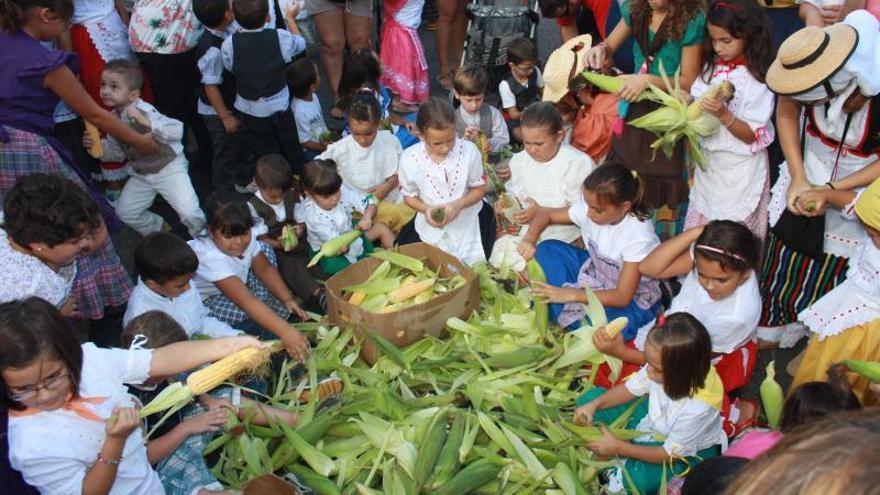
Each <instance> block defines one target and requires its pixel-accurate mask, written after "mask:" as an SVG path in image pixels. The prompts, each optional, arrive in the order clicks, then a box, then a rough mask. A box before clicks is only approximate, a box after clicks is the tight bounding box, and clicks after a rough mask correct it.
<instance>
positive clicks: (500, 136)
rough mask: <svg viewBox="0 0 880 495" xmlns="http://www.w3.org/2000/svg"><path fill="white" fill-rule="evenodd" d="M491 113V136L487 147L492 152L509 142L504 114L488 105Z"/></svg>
mask: <svg viewBox="0 0 880 495" xmlns="http://www.w3.org/2000/svg"><path fill="white" fill-rule="evenodd" d="M490 110H491V112H490V113H491V114H492V137H491V138H489V147H490V149H491V150H492V151H493V152H496V153H497V152H499V151H501V150H502V149H503V148H504V147H505V146H507V143H509V142H510V134H509V133H508V132H507V123H506V122H504V116H503V115H501V112H500V111H499V110H498V109H497V108H495V107H490Z"/></svg>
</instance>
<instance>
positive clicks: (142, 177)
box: [83, 59, 205, 236]
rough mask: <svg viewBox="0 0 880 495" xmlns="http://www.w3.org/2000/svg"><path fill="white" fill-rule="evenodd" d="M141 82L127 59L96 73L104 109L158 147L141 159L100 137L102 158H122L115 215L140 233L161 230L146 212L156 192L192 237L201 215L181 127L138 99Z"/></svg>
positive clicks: (156, 219)
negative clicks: (123, 174) (124, 168)
mask: <svg viewBox="0 0 880 495" xmlns="http://www.w3.org/2000/svg"><path fill="white" fill-rule="evenodd" d="M143 81H144V80H143V75H142V74H141V69H140V66H138V65H137V64H136V63H135V62H132V61H131V60H127V59H120V60H111V61H110V62H108V63H107V65H105V66H104V73H103V74H102V75H101V101H102V102H103V103H104V105H107V106H108V107H110V108H113V112H114V113H115V114H116V115H117V116H118V117H119V118H120V119H122V120H123V121H126V122H128V123H129V125H130V126H131V127H132V128H133V129H134V130H136V131H138V132H141V133H147V132H149V133H152V135H153V136H154V137H155V139H156V141H157V142H158V143H159V145H160V146H159V152H158V153H156V154H154V155H141V154H140V153H138V152H137V151H136V150H134V149H132V148H131V147H128V146H125V145H123V144H122V143H120V142H119V141H117V140H116V138H113V137H112V136H111V137H105V138H103V139H101V147H102V148H103V151H104V155H103V156H104V157H105V158H106V159H108V160H111V161H124V160H126V159H127V160H128V165H129V175H130V177H129V179H128V181H127V182H126V183H125V186H124V187H123V188H122V194H120V195H119V200H118V201H117V203H116V214H117V215H119V219H120V220H122V221H123V222H125V224H126V225H128V226H129V227H131V228H132V229H134V230H136V231H137V233H139V234H140V235H147V234H150V233H152V232H158V231H160V230H162V229H163V227H164V228H166V229H167V228H168V227H167V226H165V221H164V220H163V219H162V217H160V216H159V215H157V214H155V213H153V212H151V211H149V209H148V208H149V207H150V206H151V205H152V204H153V200H154V199H155V198H156V194H157V193H158V194H160V195H161V196H162V197H163V198H164V199H165V201H168V204H170V205H171V207H172V208H174V211H175V212H176V213H177V215H178V216H180V221H181V223H183V225H184V226H186V228H187V230H189V233H190V235H192V236H195V235H196V234H197V233H198V232H199V231H200V230H201V229H202V227H204V226H205V214H204V213H202V210H201V208H199V198H198V196H196V191H195V189H193V186H192V182H190V180H189V173H188V171H187V168H188V166H187V162H186V157H185V156H183V143H182V142H181V140H182V139H183V123H181V122H180V121H179V120H174V119H171V118H168V117H166V116H164V115H162V114H161V113H159V111H158V110H156V109H155V108H154V107H153V105H150V104H149V103H147V102H145V101H143V100H142V99H141V97H140V95H141V85H142V84H143ZM92 144H94V143H93V142H92V140H91V138H90V137H89V136H88V134H86V135H85V136H84V137H83V145H85V147H86V148H90V147H91V146H92Z"/></svg>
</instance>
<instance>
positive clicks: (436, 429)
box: [413, 408, 449, 491]
mask: <svg viewBox="0 0 880 495" xmlns="http://www.w3.org/2000/svg"><path fill="white" fill-rule="evenodd" d="M448 418H449V413H448V411H447V410H446V409H445V408H441V409H440V410H439V411H437V414H435V415H434V417H433V418H431V422H430V423H429V424H428V428H427V430H426V432H425V435H424V437H423V439H422V443H421V445H420V447H419V457H418V459H416V466H415V473H413V481H414V482H415V489H416V491H419V490H421V488H422V486H424V484H425V483H426V482H427V481H428V479H429V478H430V476H431V473H433V472H434V466H436V465H437V459H438V458H439V457H440V451H441V450H442V449H443V445H444V444H445V443H446V426H447V424H446V423H447V419H448Z"/></svg>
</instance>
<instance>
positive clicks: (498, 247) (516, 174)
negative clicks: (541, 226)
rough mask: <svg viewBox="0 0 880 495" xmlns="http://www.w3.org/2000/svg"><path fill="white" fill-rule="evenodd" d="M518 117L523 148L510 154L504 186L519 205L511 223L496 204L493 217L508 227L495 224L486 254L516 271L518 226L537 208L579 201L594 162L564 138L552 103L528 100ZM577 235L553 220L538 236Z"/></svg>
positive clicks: (519, 264)
mask: <svg viewBox="0 0 880 495" xmlns="http://www.w3.org/2000/svg"><path fill="white" fill-rule="evenodd" d="M520 119H521V124H522V125H521V129H522V134H523V136H524V141H523V144H524V146H523V148H524V149H523V151H521V152H519V153H517V154H515V155H513V158H511V159H510V165H509V166H510V180H508V181H507V191H508V192H509V193H511V194H513V196H514V197H516V200H517V201H518V202H519V203H520V205H521V206H522V209H521V210H519V211H518V212H517V213H516V214H515V216H514V217H513V222H511V221H510V220H509V219H507V218H506V216H505V213H504V211H503V207H502V206H501V205H498V204H496V206H495V215H496V221H497V222H498V224H499V225H502V224H505V223H506V224H508V225H510V228H508V229H503V228H502V229H499V231H500V232H501V235H502V237H500V238H499V239H497V240H496V241H495V247H493V248H492V256H491V257H490V258H489V262H490V263H492V264H493V265H495V266H501V265H502V264H505V263H506V264H507V265H508V266H509V267H510V268H512V269H513V270H516V271H518V272H521V271H523V270H524V269H525V267H526V263H525V260H523V259H522V256H520V255H519V253H518V252H517V251H516V249H517V245H518V244H519V243H520V241H521V240H522V238H523V235H524V234H525V231H523V230H522V228H521V226H523V225H528V224H529V223H530V222H531V221H532V219H534V218H535V215H536V214H537V212H538V211H540V210H541V209H544V208H546V209H554V208H569V207H571V205H573V204H575V203H577V202H579V201H581V200H582V198H583V195H582V194H583V193H582V192H581V184H582V183H583V182H584V179H586V178H587V175H589V174H590V172H591V171H592V170H593V167H594V164H593V161H592V160H591V159H590V157H588V156H587V155H584V154H583V153H581V152H580V151H578V150H576V149H574V148H572V147H571V146H569V145H568V144H565V143H564V142H563V140H564V135H563V130H562V116H561V115H560V114H559V111H558V110H557V109H556V106H554V105H553V104H552V103H549V102H545V103H535V104H533V105H530V106H529V107H528V108H526V109H525V111H524V112H523V113H522V116H521V117H520ZM505 233H506V234H510V235H504V234H505ZM579 237H580V229H579V228H578V227H577V226H575V225H554V226H550V227H548V228H547V229H546V230H544V232H542V233H541V236H540V239H541V240H546V239H556V240H559V241H562V242H565V243H570V242H573V241H575V240H576V239H578V238H579Z"/></svg>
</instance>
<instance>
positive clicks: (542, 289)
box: [532, 281, 580, 304]
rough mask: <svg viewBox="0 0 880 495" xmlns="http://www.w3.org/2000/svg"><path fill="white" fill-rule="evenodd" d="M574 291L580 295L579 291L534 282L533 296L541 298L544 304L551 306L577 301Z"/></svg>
mask: <svg viewBox="0 0 880 495" xmlns="http://www.w3.org/2000/svg"><path fill="white" fill-rule="evenodd" d="M573 291H575V292H577V293H580V290H578V289H569V288H566V287H556V286H553V285H549V284H545V283H543V282H535V281H532V295H533V296H535V297H539V298H541V299H542V300H543V301H544V302H546V303H550V304H565V303H567V302H573V301H576V300H577V296H576V295H575V294H574V293H573Z"/></svg>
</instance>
